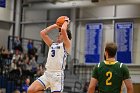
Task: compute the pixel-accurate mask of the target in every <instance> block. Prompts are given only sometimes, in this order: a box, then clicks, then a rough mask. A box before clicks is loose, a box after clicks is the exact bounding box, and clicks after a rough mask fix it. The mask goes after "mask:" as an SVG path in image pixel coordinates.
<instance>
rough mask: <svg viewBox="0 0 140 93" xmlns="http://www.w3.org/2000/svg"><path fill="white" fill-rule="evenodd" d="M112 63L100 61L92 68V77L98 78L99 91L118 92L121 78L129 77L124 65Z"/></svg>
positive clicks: (101, 92) (104, 92)
mask: <svg viewBox="0 0 140 93" xmlns="http://www.w3.org/2000/svg"><path fill="white" fill-rule="evenodd" d="M113 63H114V64H106V62H100V63H99V64H98V65H96V66H95V68H94V69H93V72H92V77H93V78H96V79H97V80H98V88H99V91H100V93H120V92H121V86H122V82H123V80H125V79H129V78H130V75H129V71H128V68H127V66H126V65H124V64H122V63H120V62H118V61H117V62H113Z"/></svg>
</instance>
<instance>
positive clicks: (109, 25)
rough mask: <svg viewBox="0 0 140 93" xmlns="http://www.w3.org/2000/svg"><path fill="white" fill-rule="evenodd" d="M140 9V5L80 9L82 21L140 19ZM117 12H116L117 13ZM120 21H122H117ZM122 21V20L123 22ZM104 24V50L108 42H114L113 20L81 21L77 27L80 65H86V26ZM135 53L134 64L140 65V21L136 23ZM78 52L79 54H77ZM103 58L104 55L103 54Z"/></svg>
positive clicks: (77, 55) (77, 56)
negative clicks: (89, 19) (88, 19)
mask: <svg viewBox="0 0 140 93" xmlns="http://www.w3.org/2000/svg"><path fill="white" fill-rule="evenodd" d="M139 9H140V6H139V5H117V6H116V10H115V6H98V7H89V8H80V19H82V18H84V19H86V18H93V19H107V18H113V17H115V16H116V17H117V18H128V17H138V16H140V13H139V12H138V10H139ZM115 11H116V12H115ZM116 21H120V20H116ZM121 21H122V20H121ZM125 21H132V19H131V20H129V19H128V20H125ZM88 22H90V23H92V22H93V23H96V22H97V23H98V22H101V23H103V25H104V26H103V46H102V47H103V49H102V51H104V47H105V43H106V42H111V41H114V21H113V20H112V19H111V20H103V21H101V20H100V21H99V20H98V21H97V20H95V21H81V24H79V26H78V27H77V28H78V29H77V30H78V31H77V33H78V35H77V48H76V58H77V59H78V60H79V61H80V63H84V61H85V58H84V46H85V43H84V42H85V41H84V37H85V36H84V32H85V24H86V23H88ZM134 25H135V26H134V45H133V46H134V48H133V49H134V50H133V51H134V52H133V63H134V64H140V62H139V61H138V60H140V57H139V55H140V50H139V48H138V47H140V42H139V39H140V38H139V35H140V33H139V32H140V31H139V30H140V21H139V20H137V21H134ZM77 51H78V52H77ZM102 58H103V53H102Z"/></svg>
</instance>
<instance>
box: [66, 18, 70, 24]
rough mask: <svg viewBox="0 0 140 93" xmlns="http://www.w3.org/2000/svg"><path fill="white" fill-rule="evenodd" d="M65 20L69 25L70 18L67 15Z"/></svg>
mask: <svg viewBox="0 0 140 93" xmlns="http://www.w3.org/2000/svg"><path fill="white" fill-rule="evenodd" d="M65 21H67V23H68V25H69V23H70V19H69V18H68V17H67V16H66V17H65Z"/></svg>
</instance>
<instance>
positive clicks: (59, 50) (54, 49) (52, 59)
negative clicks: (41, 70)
mask: <svg viewBox="0 0 140 93" xmlns="http://www.w3.org/2000/svg"><path fill="white" fill-rule="evenodd" d="M66 58H67V52H66V51H65V48H64V43H52V45H51V46H50V47H49V52H48V58H47V62H46V65H45V67H46V69H47V71H62V70H64V69H65V65H66Z"/></svg>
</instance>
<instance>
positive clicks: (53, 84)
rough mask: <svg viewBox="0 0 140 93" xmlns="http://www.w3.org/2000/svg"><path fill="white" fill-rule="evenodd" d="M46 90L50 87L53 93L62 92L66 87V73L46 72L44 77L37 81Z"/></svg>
mask: <svg viewBox="0 0 140 93" xmlns="http://www.w3.org/2000/svg"><path fill="white" fill-rule="evenodd" d="M37 80H38V81H39V82H40V83H41V84H42V85H43V86H44V87H45V88H46V89H47V88H49V87H50V89H51V92H62V91H63V86H64V73H63V71H60V72H55V71H54V72H53V71H51V72H49V71H45V72H44V75H42V76H41V77H39V78H38V79H37Z"/></svg>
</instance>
